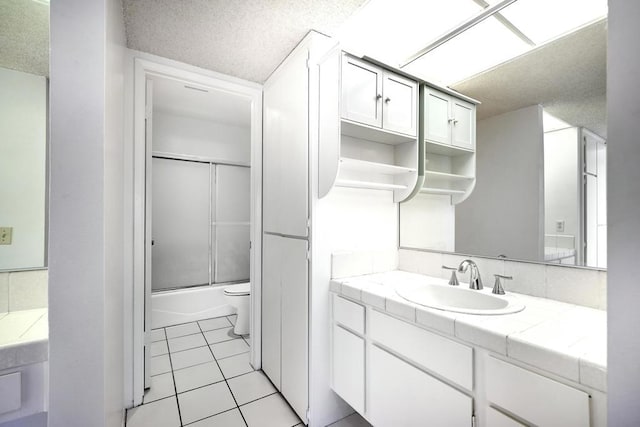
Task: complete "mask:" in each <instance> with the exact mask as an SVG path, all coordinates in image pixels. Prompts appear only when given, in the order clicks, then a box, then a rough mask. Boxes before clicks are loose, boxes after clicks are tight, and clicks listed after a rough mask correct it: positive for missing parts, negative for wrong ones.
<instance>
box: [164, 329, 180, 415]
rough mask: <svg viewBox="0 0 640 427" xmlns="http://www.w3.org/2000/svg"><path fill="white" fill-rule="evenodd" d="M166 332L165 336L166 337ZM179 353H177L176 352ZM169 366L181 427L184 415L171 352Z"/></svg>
mask: <svg viewBox="0 0 640 427" xmlns="http://www.w3.org/2000/svg"><path fill="white" fill-rule="evenodd" d="M166 333H167V332H166V331H165V335H166ZM168 344H169V343H167V348H169V345H168ZM176 353H177V352H176ZM168 354H169V365H170V366H171V379H172V380H173V391H174V392H175V395H174V397H175V398H176V406H177V407H178V419H179V420H180V426H182V425H183V424H182V413H181V412H180V400H178V388H177V387H176V376H175V374H174V373H173V361H172V360H171V351H169V353H168Z"/></svg>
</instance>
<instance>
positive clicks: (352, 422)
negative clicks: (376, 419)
mask: <svg viewBox="0 0 640 427" xmlns="http://www.w3.org/2000/svg"><path fill="white" fill-rule="evenodd" d="M327 427H371V424H369V423H368V422H367V420H365V419H364V418H362V417H361V416H360V414H357V413H356V414H352V415H349V416H348V417H346V418H343V419H341V420H339V421H336V422H335V423H333V424H329V425H328V426H327Z"/></svg>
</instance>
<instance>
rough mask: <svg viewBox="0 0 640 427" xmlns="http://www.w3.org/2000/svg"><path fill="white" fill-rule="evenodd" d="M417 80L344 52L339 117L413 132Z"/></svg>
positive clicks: (415, 120)
mask: <svg viewBox="0 0 640 427" xmlns="http://www.w3.org/2000/svg"><path fill="white" fill-rule="evenodd" d="M417 99H418V85H417V83H416V82H414V81H411V80H409V79H406V78H404V77H401V76H399V75H397V74H395V73H392V72H389V71H386V70H383V69H382V68H380V67H377V66H375V65H372V64H369V63H367V62H365V61H362V60H359V59H356V58H353V57H352V56H349V55H346V54H344V55H343V56H342V118H343V119H348V120H353V121H355V122H359V123H363V124H366V125H369V126H375V127H379V128H383V129H386V130H389V131H393V132H398V133H403V134H406V135H410V136H414V137H415V136H416V132H417V115H416V111H417Z"/></svg>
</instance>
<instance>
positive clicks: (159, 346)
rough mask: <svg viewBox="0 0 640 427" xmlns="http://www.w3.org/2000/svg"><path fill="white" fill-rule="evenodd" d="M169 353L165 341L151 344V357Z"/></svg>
mask: <svg viewBox="0 0 640 427" xmlns="http://www.w3.org/2000/svg"><path fill="white" fill-rule="evenodd" d="M167 353H169V348H168V347H167V342H166V341H156V342H152V343H151V357H153V356H160V355H161V354H167Z"/></svg>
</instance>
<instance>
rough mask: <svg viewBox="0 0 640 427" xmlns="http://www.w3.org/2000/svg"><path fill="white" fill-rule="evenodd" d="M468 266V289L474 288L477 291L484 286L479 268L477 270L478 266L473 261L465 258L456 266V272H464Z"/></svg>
mask: <svg viewBox="0 0 640 427" xmlns="http://www.w3.org/2000/svg"><path fill="white" fill-rule="evenodd" d="M469 267H471V271H470V273H469V289H475V290H478V291H479V290H480V289H482V288H483V287H484V286H482V279H481V278H480V270H478V266H477V265H476V263H475V262H473V261H471V260H470V259H465V260H464V261H462V262H461V263H460V265H459V266H458V272H460V273H466V272H467V269H468V268H469Z"/></svg>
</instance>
